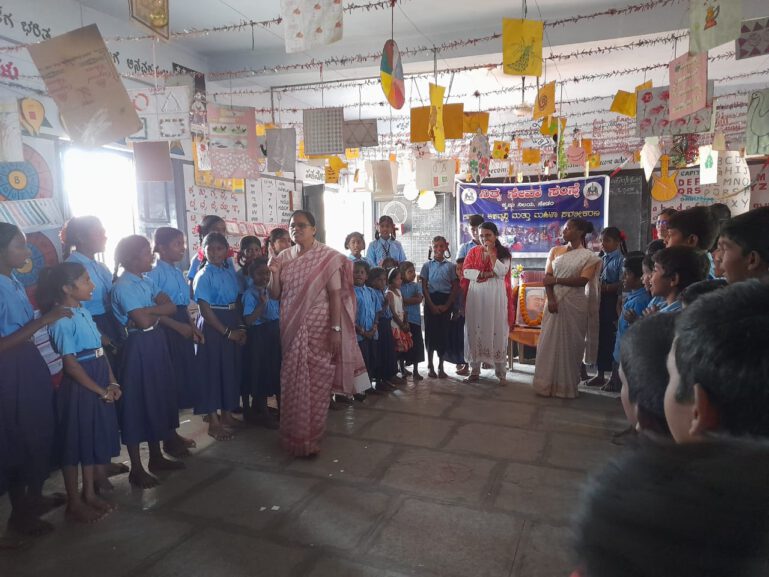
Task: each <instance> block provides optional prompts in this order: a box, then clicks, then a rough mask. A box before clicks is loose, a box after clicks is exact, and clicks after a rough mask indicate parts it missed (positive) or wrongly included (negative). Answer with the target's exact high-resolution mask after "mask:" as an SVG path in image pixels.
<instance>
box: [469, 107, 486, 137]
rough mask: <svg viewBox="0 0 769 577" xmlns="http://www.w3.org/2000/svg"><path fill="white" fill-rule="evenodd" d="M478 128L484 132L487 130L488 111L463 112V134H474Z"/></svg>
mask: <svg viewBox="0 0 769 577" xmlns="http://www.w3.org/2000/svg"><path fill="white" fill-rule="evenodd" d="M478 129H480V130H481V132H483V133H484V134H488V132H489V113H488V112H465V113H464V117H463V125H462V131H463V132H464V133H465V134H468V133H469V134H475V133H476V132H477V131H478Z"/></svg>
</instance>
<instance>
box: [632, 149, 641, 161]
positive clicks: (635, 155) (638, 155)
mask: <svg viewBox="0 0 769 577" xmlns="http://www.w3.org/2000/svg"><path fill="white" fill-rule="evenodd" d="M633 162H635V163H639V162H641V151H640V150H636V151H635V152H633Z"/></svg>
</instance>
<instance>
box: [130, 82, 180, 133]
mask: <svg viewBox="0 0 769 577" xmlns="http://www.w3.org/2000/svg"><path fill="white" fill-rule="evenodd" d="M128 95H129V96H130V97H131V101H132V102H133V105H134V109H135V110H136V114H138V115H139V120H141V121H142V128H141V129H140V130H139V131H138V132H136V133H135V134H132V135H131V136H129V137H127V138H126V140H128V141H132V142H137V141H144V140H149V141H161V140H169V141H173V140H181V139H185V138H189V137H190V112H189V110H190V91H189V88H188V87H186V86H168V87H166V88H160V89H157V90H155V89H152V88H146V89H143V90H129V91H128Z"/></svg>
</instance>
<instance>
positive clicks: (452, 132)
mask: <svg viewBox="0 0 769 577" xmlns="http://www.w3.org/2000/svg"><path fill="white" fill-rule="evenodd" d="M464 123H465V105H464V104H462V103H461V102H460V103H457V102H455V103H453V104H444V105H443V132H444V134H445V135H446V139H447V140H453V139H458V138H464V135H465V133H464Z"/></svg>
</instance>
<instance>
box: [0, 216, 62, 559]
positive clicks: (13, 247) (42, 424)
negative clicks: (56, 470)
mask: <svg viewBox="0 0 769 577" xmlns="http://www.w3.org/2000/svg"><path fill="white" fill-rule="evenodd" d="M30 256H31V253H30V250H29V248H28V247H27V244H26V239H25V238H24V234H23V233H22V232H21V231H20V230H19V229H18V227H16V226H15V225H12V224H8V223H6V222H0V496H2V495H4V494H5V493H6V492H7V493H8V494H9V497H10V500H11V508H12V509H11V517H10V519H9V520H8V530H9V533H14V534H17V535H41V534H44V533H47V532H50V531H51V530H53V526H52V525H51V524H50V523H47V522H46V521H42V520H41V519H39V518H38V512H37V511H36V510H35V506H34V505H35V503H33V498H32V497H33V496H35V495H39V494H40V491H41V489H42V487H43V483H44V481H45V479H46V478H47V477H48V473H49V472H50V470H51V450H52V446H53V439H54V424H55V418H54V411H53V387H52V386H51V374H50V372H49V371H48V365H47V364H46V362H45V360H44V359H43V357H42V356H41V355H40V351H38V349H37V347H36V346H35V344H34V343H33V342H32V336H33V335H34V334H35V333H36V332H37V331H38V330H40V329H41V328H44V327H46V326H48V325H49V324H51V323H53V322H56V321H57V320H59V319H61V318H64V317H67V316H71V315H72V311H70V310H69V309H65V308H62V307H56V308H53V309H52V310H51V311H49V312H48V313H46V314H45V315H43V316H42V317H40V318H37V319H36V318H34V313H33V311H32V304H31V303H30V302H29V299H28V298H27V293H26V292H25V291H24V287H23V286H22V285H21V283H20V282H19V281H18V280H17V279H16V277H15V276H14V274H13V270H14V269H18V268H21V267H22V266H24V263H25V262H26V261H27V259H28V258H29V257H30ZM0 543H2V545H3V546H4V547H13V546H17V545H21V544H23V542H22V541H17V540H15V539H13V538H12V537H11V536H9V538H8V540H5V539H3V540H0Z"/></svg>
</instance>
